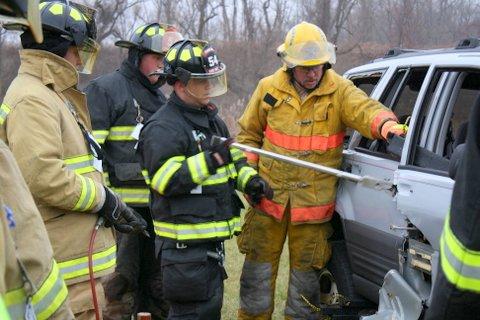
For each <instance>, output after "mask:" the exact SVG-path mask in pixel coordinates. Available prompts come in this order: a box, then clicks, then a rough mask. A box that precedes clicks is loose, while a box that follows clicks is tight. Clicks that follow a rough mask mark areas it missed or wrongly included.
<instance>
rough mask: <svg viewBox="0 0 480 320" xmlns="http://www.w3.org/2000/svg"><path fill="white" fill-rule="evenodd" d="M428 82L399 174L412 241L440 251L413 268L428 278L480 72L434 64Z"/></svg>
mask: <svg viewBox="0 0 480 320" xmlns="http://www.w3.org/2000/svg"><path fill="white" fill-rule="evenodd" d="M479 63H480V58H479V59H478V62H477V65H478V64H479ZM429 82H430V83H429V86H428V90H427V92H426V95H425V99H424V102H423V104H422V106H421V108H418V110H417V114H415V115H414V119H412V122H415V123H416V124H418V125H416V126H415V127H414V129H413V130H414V131H412V132H411V133H410V134H409V138H410V140H411V141H410V146H411V147H410V148H409V149H408V150H405V159H406V163H405V164H404V165H400V166H399V167H398V171H397V172H396V174H395V184H396V185H397V190H398V194H397V196H396V205H397V208H398V210H399V211H400V212H401V213H402V214H403V215H404V216H405V217H407V219H408V220H409V221H410V222H411V224H412V225H413V226H414V227H415V228H416V229H418V231H416V232H415V234H416V235H415V236H414V238H416V240H418V241H419V242H421V243H423V244H425V245H427V246H429V247H431V248H432V252H434V251H437V254H434V255H433V254H432V255H431V256H430V258H427V259H426V260H425V259H424V261H425V262H426V263H427V265H423V266H421V267H419V266H415V265H413V266H411V267H414V268H416V269H418V270H420V271H421V272H423V273H424V275H425V276H427V277H428V275H429V274H431V275H433V276H434V275H435V274H436V268H437V266H438V251H439V244H440V241H439V239H440V235H441V232H442V229H443V223H444V219H445V216H446V214H447V212H448V210H449V207H450V200H451V195H452V190H453V185H454V181H453V180H452V179H451V178H450V177H449V176H448V169H449V160H450V156H451V154H452V152H453V150H454V149H455V147H456V146H457V145H459V144H461V143H463V142H464V141H465V136H466V128H467V125H468V115H469V112H470V108H471V107H472V106H473V104H474V101H475V99H477V97H478V96H479V93H480V68H478V67H477V68H476V67H452V66H449V67H442V66H434V67H433V66H432V70H431V81H429ZM429 270H430V272H429Z"/></svg>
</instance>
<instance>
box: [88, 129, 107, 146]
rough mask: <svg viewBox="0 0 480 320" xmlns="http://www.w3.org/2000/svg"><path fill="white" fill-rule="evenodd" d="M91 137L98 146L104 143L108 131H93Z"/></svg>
mask: <svg viewBox="0 0 480 320" xmlns="http://www.w3.org/2000/svg"><path fill="white" fill-rule="evenodd" d="M92 133H93V137H94V138H95V140H96V141H97V142H98V144H103V143H105V139H107V137H108V134H109V131H108V130H93V132H92Z"/></svg>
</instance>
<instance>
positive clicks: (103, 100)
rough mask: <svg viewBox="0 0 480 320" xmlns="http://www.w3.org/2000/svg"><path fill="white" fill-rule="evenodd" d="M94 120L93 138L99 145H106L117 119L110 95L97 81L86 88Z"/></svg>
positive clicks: (89, 107)
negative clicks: (111, 128)
mask: <svg viewBox="0 0 480 320" xmlns="http://www.w3.org/2000/svg"><path fill="white" fill-rule="evenodd" d="M85 94H86V95H87V104H88V109H89V111H90V117H91V120H92V128H93V136H94V137H95V140H97V142H98V143H99V144H103V143H105V139H106V138H107V137H108V135H109V133H110V127H111V126H112V123H113V121H114V119H115V105H114V102H113V99H112V98H111V96H110V94H109V93H108V92H107V90H105V89H104V88H102V87H101V86H99V85H98V84H97V83H96V82H95V81H92V82H90V84H89V85H88V86H87V87H86V88H85Z"/></svg>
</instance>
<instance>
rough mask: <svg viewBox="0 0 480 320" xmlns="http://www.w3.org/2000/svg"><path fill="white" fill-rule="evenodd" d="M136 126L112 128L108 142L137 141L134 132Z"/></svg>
mask: <svg viewBox="0 0 480 320" xmlns="http://www.w3.org/2000/svg"><path fill="white" fill-rule="evenodd" d="M134 129H135V126H116V127H111V128H110V133H109V135H108V136H107V141H135V138H134V137H132V132H133V130H134Z"/></svg>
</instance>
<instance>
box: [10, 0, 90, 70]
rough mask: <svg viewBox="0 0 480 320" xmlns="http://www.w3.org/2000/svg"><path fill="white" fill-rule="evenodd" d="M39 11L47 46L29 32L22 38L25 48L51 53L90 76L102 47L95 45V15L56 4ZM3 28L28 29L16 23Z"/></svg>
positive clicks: (85, 9) (79, 7) (47, 4)
mask: <svg viewBox="0 0 480 320" xmlns="http://www.w3.org/2000/svg"><path fill="white" fill-rule="evenodd" d="M39 8H40V14H41V20H42V29H43V35H44V39H43V42H42V43H37V39H38V36H36V35H35V32H34V31H32V30H28V31H27V32H24V33H22V35H21V36H20V37H21V42H22V47H23V48H24V49H36V50H44V51H49V52H51V53H54V54H56V55H58V56H60V57H62V58H64V59H66V60H67V61H69V62H70V63H71V64H73V65H74V66H75V67H76V68H77V70H78V72H80V73H84V74H90V73H91V72H92V69H93V65H94V64H95V60H96V58H97V54H98V51H99V50H100V45H99V44H98V43H97V42H96V41H95V38H96V36H97V27H96V25H95V19H94V15H95V11H94V10H93V9H91V8H89V7H87V6H83V5H80V4H73V3H72V5H66V4H64V3H56V2H55V1H50V2H42V3H40V5H39ZM3 27H4V28H5V29H7V30H26V29H27V28H26V26H25V24H23V23H15V22H13V23H7V24H5V25H4V26H3Z"/></svg>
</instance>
